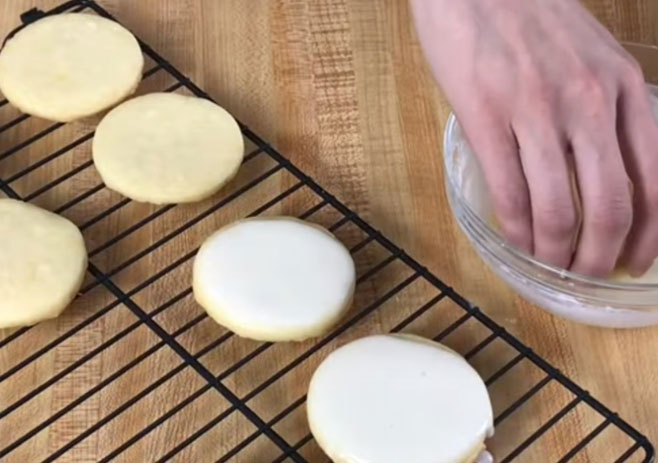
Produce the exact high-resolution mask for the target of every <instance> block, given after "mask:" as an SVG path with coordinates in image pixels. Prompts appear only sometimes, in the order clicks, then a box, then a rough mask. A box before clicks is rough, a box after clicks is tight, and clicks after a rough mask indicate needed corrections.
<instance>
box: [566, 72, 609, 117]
mask: <svg viewBox="0 0 658 463" xmlns="http://www.w3.org/2000/svg"><path fill="white" fill-rule="evenodd" d="M572 88H573V94H574V95H576V96H577V97H578V98H579V99H580V100H581V101H583V102H584V103H586V104H587V105H589V107H595V108H598V107H600V106H604V105H606V103H607V101H608V86H607V84H606V82H605V80H604V78H602V77H601V75H600V74H598V73H596V72H593V71H591V70H589V69H583V70H580V71H578V72H577V73H576V76H575V77H574V78H573V83H572Z"/></svg>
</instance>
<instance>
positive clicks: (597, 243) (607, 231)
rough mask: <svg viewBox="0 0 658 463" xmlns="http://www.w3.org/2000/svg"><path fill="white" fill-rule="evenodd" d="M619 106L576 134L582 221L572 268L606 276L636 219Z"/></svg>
mask: <svg viewBox="0 0 658 463" xmlns="http://www.w3.org/2000/svg"><path fill="white" fill-rule="evenodd" d="M615 113H616V111H615V109H614V108H610V109H609V110H607V111H600V112H598V113H597V114H596V115H593V116H592V115H590V116H589V117H588V119H589V120H588V121H587V122H586V123H584V124H581V125H580V126H579V127H578V129H577V131H576V132H575V133H574V135H572V147H573V150H574V160H575V165H576V173H577V177H578V186H579V189H580V196H581V201H582V208H583V224H582V230H581V234H580V238H579V241H578V246H577V249H576V255H575V257H574V261H573V264H572V266H571V269H572V270H573V271H574V272H577V273H582V274H586V275H590V276H596V277H606V276H608V275H609V274H610V273H611V272H612V270H614V268H615V266H616V264H617V260H618V259H619V255H620V253H621V251H622V248H623V246H624V242H625V240H626V237H627V235H628V232H629V230H630V227H631V224H632V221H633V207H632V201H631V187H630V186H631V183H630V180H629V178H628V175H627V174H626V168H625V166H624V161H623V159H622V156H621V151H620V149H619V141H618V140H617V136H616V130H615V128H616V127H615V117H614V116H615Z"/></svg>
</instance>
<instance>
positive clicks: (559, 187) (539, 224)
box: [515, 118, 579, 268]
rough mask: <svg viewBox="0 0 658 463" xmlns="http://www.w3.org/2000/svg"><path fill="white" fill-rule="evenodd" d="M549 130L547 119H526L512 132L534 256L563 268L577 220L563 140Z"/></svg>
mask: <svg viewBox="0 0 658 463" xmlns="http://www.w3.org/2000/svg"><path fill="white" fill-rule="evenodd" d="M552 126H553V124H552V123H551V122H550V121H549V120H548V119H543V118H536V119H535V120H534V121H533V120H528V118H526V120H525V121H524V122H523V124H521V125H520V126H519V127H515V131H516V133H517V137H518V139H519V145H520V147H521V160H522V162H523V170H524V171H525V175H526V179H527V182H528V186H529V189H530V200H531V205H532V232H533V239H534V244H535V248H534V255H535V257H536V258H537V259H538V260H541V261H543V262H547V263H549V264H553V265H555V266H559V267H562V268H567V267H568V266H569V264H570V263H571V258H572V256H573V244H574V237H575V236H576V234H577V232H578V224H579V217H578V212H577V207H576V201H575V200H574V196H573V192H572V189H571V180H570V174H569V163H568V156H567V149H566V144H565V143H564V141H563V139H564V137H562V136H560V135H559V134H558V132H557V130H555V129H553V128H552Z"/></svg>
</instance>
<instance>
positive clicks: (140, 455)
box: [0, 0, 653, 463]
mask: <svg viewBox="0 0 658 463" xmlns="http://www.w3.org/2000/svg"><path fill="white" fill-rule="evenodd" d="M83 10H85V12H88V13H91V14H99V15H102V16H106V17H108V18H111V17H110V15H109V14H108V13H107V12H106V11H105V10H103V9H102V8H101V7H100V6H99V5H97V4H96V3H95V2H93V1H88V0H75V1H69V2H67V3H64V4H62V5H61V6H59V7H57V8H55V9H54V10H52V11H50V12H48V13H43V12H40V11H38V10H32V11H30V12H27V13H26V14H24V15H23V16H22V20H23V22H24V23H29V22H32V21H36V20H38V19H40V18H41V17H42V16H43V15H45V14H58V13H63V12H80V11H83ZM111 19H113V18H111ZM141 46H142V49H143V51H144V54H145V57H146V63H147V65H146V71H145V73H144V80H143V82H142V84H141V86H140V88H139V90H138V93H144V92H150V91H169V92H178V93H183V94H190V95H196V96H199V97H202V98H209V96H208V95H207V94H206V93H205V92H204V91H203V90H201V89H200V88H198V87H197V86H196V85H195V84H194V83H192V82H191V81H190V80H189V79H188V78H187V77H185V76H184V75H183V74H181V73H180V72H179V71H178V70H177V69H175V68H174V67H173V66H172V65H171V64H170V63H169V62H168V61H166V60H165V59H163V58H162V57H161V56H160V55H158V54H157V53H155V52H154V51H153V50H152V49H151V48H150V47H149V46H148V45H146V44H145V43H141ZM95 122H97V121H93V120H90V121H81V122H76V123H71V124H61V123H51V122H47V121H43V120H39V119H36V118H31V117H29V116H27V115H24V114H20V113H18V112H17V111H16V110H15V109H13V108H12V107H11V106H10V105H9V104H8V103H7V101H6V100H2V101H0V197H2V196H5V197H11V198H17V199H23V200H26V201H30V202H32V203H34V204H37V205H39V206H42V207H45V208H47V209H49V210H53V211H55V212H57V213H59V214H62V215H64V216H66V217H68V218H69V219H71V220H72V221H74V222H75V223H76V224H78V226H79V227H80V228H81V230H82V231H83V234H84V236H85V240H86V242H87V245H88V247H89V251H90V265H89V272H88V275H87V279H86V282H85V284H84V286H83V289H82V291H81V293H80V295H79V297H78V298H77V299H76V301H75V302H74V303H73V304H72V306H71V307H70V308H69V309H68V310H67V311H66V312H65V313H64V314H63V315H62V316H61V317H60V318H59V319H57V320H52V321H49V322H45V323H42V324H39V325H37V326H34V327H29V328H21V329H16V330H0V461H2V462H3V463H24V462H26V461H29V462H37V461H40V462H44V463H46V462H62V461H89V462H92V461H93V462H97V461H98V462H106V463H109V462H116V461H144V462H147V461H148V462H158V463H159V462H166V461H172V462H173V461H176V462H185V461H195V462H229V461H231V462H253V461H259V462H270V461H271V462H274V463H276V462H316V461H322V462H324V461H326V457H323V456H322V453H321V452H320V450H319V449H318V447H317V445H316V444H315V443H314V441H313V439H312V437H311V435H310V434H309V431H308V427H307V425H306V418H305V412H304V403H305V392H306V388H307V385H308V381H309V378H310V375H311V373H312V371H313V370H314V368H315V367H316V366H317V365H318V364H319V362H320V361H321V360H322V359H323V358H324V357H325V356H326V355H327V354H328V353H329V352H330V351H331V350H332V349H334V348H335V347H336V346H338V345H340V344H343V343H345V342H347V341H349V340H351V339H355V338H357V337H360V336H363V335H366V334H369V333H373V332H381V331H390V332H409V333H415V334H419V335H423V336H427V337H431V338H434V339H436V340H440V341H441V342H443V343H445V344H447V345H448V346H450V347H452V348H453V349H455V350H456V351H458V352H460V353H461V354H463V355H464V356H465V357H466V358H467V359H468V360H469V361H470V362H471V363H472V364H473V365H474V366H475V368H476V369H477V370H478V371H479V372H480V374H481V375H482V376H483V378H485V381H486V383H487V386H488V387H489V391H490V393H491V397H492V400H493V405H494V410H495V414H496V430H497V432H496V436H494V438H493V439H492V440H491V443H490V447H491V450H492V452H493V453H494V454H495V456H496V459H497V461H498V462H500V463H508V462H512V461H514V462H532V463H534V462H546V461H549V460H550V461H555V462H557V463H577V462H582V463H585V462H588V463H589V462H596V463H621V462H635V463H637V462H643V463H649V462H652V461H653V449H652V447H651V445H650V443H649V442H648V441H647V439H646V438H645V437H644V436H642V435H641V434H640V433H639V432H638V431H636V430H635V429H634V428H632V427H631V426H630V425H628V424H627V423H626V422H625V421H623V420H622V419H620V418H619V417H618V416H617V415H616V414H614V413H612V412H611V411H610V410H608V409H607V408H606V407H605V406H604V405H602V404H601V403H600V402H598V401H597V400H595V399H594V398H592V397H591V396H590V395H589V394H588V393H587V392H586V391H584V390H582V389H581V388H580V387H578V386H577V385H575V384H574V383H573V382H572V381H570V380H569V379H567V378H566V377H564V376H563V375H562V374H561V373H560V372H559V371H558V370H556V369H555V368H553V367H552V366H551V365H549V364H548V363H547V362H546V361H544V360H543V359H542V358H540V357H539V356H538V355H537V354H535V353H534V352H533V351H532V350H530V349H528V348H527V347H526V346H524V345H523V344H522V343H521V342H519V341H518V340H517V339H516V338H514V337H513V336H512V335H510V334H509V333H508V332H507V331H505V330H504V329H503V328H501V327H500V326H499V325H497V324H496V323H494V322H493V321H492V320H491V319H489V318H488V317H487V316H486V315H484V314H483V313H482V312H481V311H480V310H479V309H477V308H476V307H473V306H472V305H470V304H469V303H468V302H467V301H466V300H465V299H464V298H462V297H461V296H459V295H458V294H457V293H456V292H455V291H453V290H452V289H451V288H449V287H448V286H446V285H445V284H444V283H443V282H442V281H441V280H439V279H438V278H437V277H436V276H434V275H433V274H431V273H430V272H428V270H427V269H426V268H424V267H423V266H421V265H420V264H419V263H418V262H416V261H415V260H413V259H412V258H411V257H409V256H408V255H407V254H406V253H405V252H403V251H402V250H401V249H400V248H398V247H397V246H396V245H395V244H393V243H391V242H390V241H389V240H387V239H386V238H385V237H384V236H382V235H381V234H380V233H379V232H377V231H376V230H374V229H373V228H372V227H371V226H370V225H369V224H367V223H366V222H365V221H363V220H362V219H361V218H360V217H359V216H358V215H356V214H355V213H354V212H352V211H351V210H350V209H348V208H347V207H345V206H344V205H343V204H342V203H341V202H339V201H338V200H336V198H335V197H334V196H332V195H331V194H329V193H328V192H327V191H325V190H324V189H323V188H321V187H320V186H318V185H317V184H316V183H315V182H314V181H313V180H312V179H310V178H309V177H308V176H307V175H305V174H304V173H303V172H301V171H300V170H299V169H298V168H296V167H295V166H294V165H293V164H291V163H290V162H289V161H288V160H287V159H286V158H284V157H283V156H282V155H281V154H279V153H278V152H277V151H276V150H275V149H274V148H272V147H271V146H270V145H269V144H267V143H266V142H264V141H263V140H262V139H261V138H259V137H258V136H257V135H255V134H254V133H253V132H251V131H250V130H249V129H248V128H247V127H246V126H244V125H243V124H241V125H240V127H241V129H242V132H243V134H244V137H245V144H246V146H247V147H248V153H249V154H248V155H247V156H246V158H245V161H244V165H243V167H242V169H241V171H240V173H239V174H238V176H237V178H236V179H235V180H234V181H233V182H232V183H231V184H230V185H229V186H227V187H226V188H225V189H224V190H223V191H222V192H220V193H219V194H218V195H216V196H215V197H214V198H212V199H210V200H207V201H203V202H200V203H197V204H190V205H170V206H159V207H156V206H150V205H145V204H138V203H135V202H132V201H130V200H128V199H125V198H122V197H121V196H119V195H117V194H116V193H114V192H112V191H109V190H107V189H106V188H105V186H104V185H103V183H102V181H101V179H100V177H99V176H98V174H97V173H96V171H95V170H94V168H93V163H92V160H91V153H90V142H91V139H92V138H93V133H94V125H95ZM268 214H286V215H293V216H297V217H301V218H304V219H306V220H309V221H311V222H315V223H318V224H320V225H323V226H325V227H327V228H329V229H330V230H331V231H333V232H334V233H335V234H336V236H337V237H338V238H339V239H341V240H342V241H343V242H344V243H345V244H346V245H347V246H348V247H349V248H350V250H351V252H352V254H353V256H354V259H355V262H356V264H357V269H358V275H359V276H358V288H357V292H356V295H355V301H354V307H353V308H352V310H351V312H350V313H349V315H348V317H347V319H346V320H345V321H344V322H343V323H342V324H341V325H340V326H338V327H336V328H335V329H334V330H333V331H332V332H331V333H329V334H328V335H326V336H325V337H323V338H320V339H317V340H314V341H310V342H304V343H296V344H270V343H258V342H254V341H249V340H244V339H240V338H238V337H237V336H234V335H233V334H232V333H230V332H227V331H226V330H224V329H223V328H222V327H220V326H218V325H216V324H215V323H212V322H211V321H210V320H209V319H208V317H207V316H206V314H205V313H204V312H203V311H202V310H200V309H199V307H198V306H197V305H196V304H195V303H194V300H193V298H192V291H191V288H190V285H189V282H190V270H191V267H190V266H191V261H192V258H193V256H194V254H195V253H196V250H197V249H198V246H199V245H200V244H201V242H202V241H203V238H204V237H206V236H207V235H208V234H209V233H210V232H212V231H213V230H215V229H216V228H217V227H219V226H221V225H224V224H226V223H229V222H231V221H234V220H236V219H238V218H242V217H245V216H252V215H268ZM547 456H550V457H547Z"/></svg>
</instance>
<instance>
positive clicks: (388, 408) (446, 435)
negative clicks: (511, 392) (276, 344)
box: [307, 335, 493, 463]
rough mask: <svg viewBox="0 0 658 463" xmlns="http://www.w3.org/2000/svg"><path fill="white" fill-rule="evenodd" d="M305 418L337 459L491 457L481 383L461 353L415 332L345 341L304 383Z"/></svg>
mask: <svg viewBox="0 0 658 463" xmlns="http://www.w3.org/2000/svg"><path fill="white" fill-rule="evenodd" d="M307 407H308V418H309V423H310V426H311V431H312V433H313V436H314V437H315V439H316V441H317V443H318V444H319V445H320V447H321V448H322V449H323V450H324V451H325V453H327V455H328V456H329V457H330V458H331V459H332V460H333V461H334V462H336V463H400V462H409V463H411V462H413V463H438V462H440V463H475V462H476V461H478V462H485V461H491V456H490V455H489V454H488V453H487V452H486V451H485V450H484V440H485V438H486V437H487V436H488V435H490V433H491V432H492V430H493V412H492V407H491V402H490V400H489V395H488V393H487V388H486V387H485V385H484V382H483V381H482V379H481V378H480V377H479V376H478V374H477V372H476V371H475V370H474V369H473V368H472V367H471V366H470V365H469V364H468V363H467V362H466V360H464V359H463V358H462V357H461V356H460V355H458V354H457V353H455V352H453V351H452V350H450V349H448V348H446V347H444V346H442V345H441V344H439V343H436V342H434V341H430V340H427V339H424V338H420V337H416V336H406V335H378V336H370V337H366V338H363V339H359V340H357V341H354V342H352V343H350V344H347V345H345V346H343V347H341V348H339V349H338V350H336V351H334V352H333V353H332V354H330V355H329V357H327V359H325V360H324V362H323V363H322V364H321V365H320V367H319V368H318V369H317V370H316V372H315V374H314V375H313V378H312V380H311V385H310V388H309V393H308V403H307Z"/></svg>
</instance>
